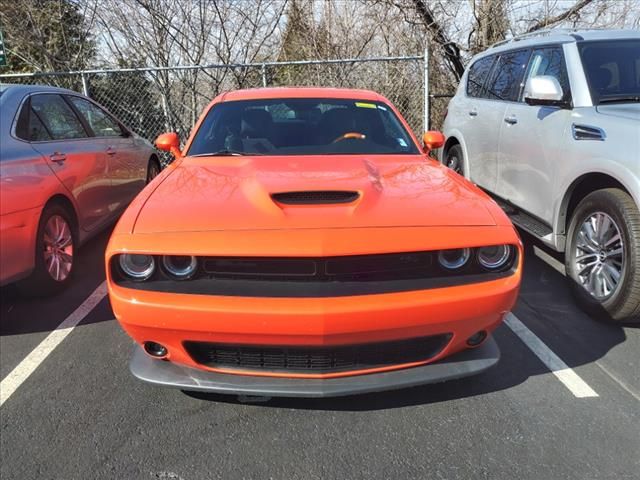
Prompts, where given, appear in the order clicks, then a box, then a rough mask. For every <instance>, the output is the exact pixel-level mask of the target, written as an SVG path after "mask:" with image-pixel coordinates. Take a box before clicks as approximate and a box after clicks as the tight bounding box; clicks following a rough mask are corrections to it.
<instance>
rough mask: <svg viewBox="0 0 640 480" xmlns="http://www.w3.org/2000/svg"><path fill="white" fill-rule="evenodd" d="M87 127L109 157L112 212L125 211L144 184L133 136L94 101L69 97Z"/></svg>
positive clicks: (138, 154)
mask: <svg viewBox="0 0 640 480" xmlns="http://www.w3.org/2000/svg"><path fill="white" fill-rule="evenodd" d="M67 98H68V99H69V101H70V102H71V104H72V105H73V106H74V107H75V108H76V110H77V111H78V113H79V114H80V115H81V116H82V117H83V118H84V119H85V121H86V123H87V125H88V126H89V128H90V129H91V131H92V133H93V134H94V135H95V137H96V139H100V140H101V141H102V142H103V144H104V148H105V152H106V154H107V162H108V163H109V176H110V178H111V183H112V186H113V188H112V191H111V194H110V195H109V201H110V204H111V208H112V209H122V208H124V207H125V206H127V205H128V204H129V202H131V200H133V197H135V196H136V194H137V193H138V192H139V191H140V189H141V187H142V185H143V181H144V180H143V179H144V178H145V177H144V172H141V171H140V170H141V168H146V165H145V166H144V167H142V163H143V162H141V161H140V158H139V157H140V153H139V151H138V149H137V147H136V145H135V143H134V139H133V137H132V136H131V134H130V133H129V132H128V131H127V130H124V129H123V128H122V127H121V126H120V124H119V123H118V121H117V120H115V119H114V118H113V117H112V116H111V115H110V114H109V113H108V112H107V111H105V110H104V109H102V108H101V107H100V106H98V105H96V104H95V103H93V102H92V101H90V100H88V99H86V98H82V97H79V96H73V95H70V96H68V97H67Z"/></svg>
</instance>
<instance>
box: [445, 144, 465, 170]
mask: <svg viewBox="0 0 640 480" xmlns="http://www.w3.org/2000/svg"><path fill="white" fill-rule="evenodd" d="M444 165H445V166H446V167H448V168H450V169H451V170H453V171H454V172H456V173H459V174H460V175H463V176H464V155H463V154H462V147H461V146H460V145H459V144H455V145H453V146H451V147H450V148H449V149H448V150H447V154H446V155H445V159H444Z"/></svg>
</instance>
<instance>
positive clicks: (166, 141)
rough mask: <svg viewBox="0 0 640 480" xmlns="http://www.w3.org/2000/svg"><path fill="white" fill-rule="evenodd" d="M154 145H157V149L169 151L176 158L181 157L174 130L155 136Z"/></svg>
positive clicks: (178, 140) (178, 141)
mask: <svg viewBox="0 0 640 480" xmlns="http://www.w3.org/2000/svg"><path fill="white" fill-rule="evenodd" d="M156 147H158V149H159V150H162V151H165V152H170V153H171V154H172V155H173V156H174V157H176V158H180V157H182V152H181V151H180V138H179V137H178V134H177V133H175V132H171V133H163V134H162V135H160V136H158V138H156Z"/></svg>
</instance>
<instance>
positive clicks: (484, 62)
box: [467, 56, 495, 97]
mask: <svg viewBox="0 0 640 480" xmlns="http://www.w3.org/2000/svg"><path fill="white" fill-rule="evenodd" d="M494 58H495V57H493V56H491V57H485V58H481V59H480V60H478V61H477V62H475V63H474V64H473V65H471V68H469V75H468V76H467V95H469V96H470V97H482V96H483V95H482V88H483V86H484V83H485V81H486V80H487V76H489V72H490V71H491V66H492V65H493V60H494Z"/></svg>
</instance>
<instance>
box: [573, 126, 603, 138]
mask: <svg viewBox="0 0 640 480" xmlns="http://www.w3.org/2000/svg"><path fill="white" fill-rule="evenodd" d="M571 131H572V132H573V138H574V139H575V140H600V141H603V140H604V139H605V138H606V135H605V133H604V130H602V129H601V128H598V127H591V126H589V125H578V124H576V123H574V124H573V125H571Z"/></svg>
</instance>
